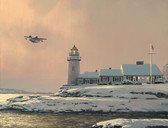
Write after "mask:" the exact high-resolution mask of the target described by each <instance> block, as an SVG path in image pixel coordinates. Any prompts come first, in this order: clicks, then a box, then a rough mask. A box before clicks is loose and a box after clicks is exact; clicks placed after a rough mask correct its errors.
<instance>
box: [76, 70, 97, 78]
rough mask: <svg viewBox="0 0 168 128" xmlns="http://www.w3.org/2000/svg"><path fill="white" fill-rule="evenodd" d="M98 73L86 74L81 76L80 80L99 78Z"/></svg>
mask: <svg viewBox="0 0 168 128" xmlns="http://www.w3.org/2000/svg"><path fill="white" fill-rule="evenodd" d="M98 75H99V73H98V72H85V73H84V74H80V75H79V76H78V78H95V79H97V78H98Z"/></svg>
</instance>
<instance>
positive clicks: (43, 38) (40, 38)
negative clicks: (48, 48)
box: [39, 38, 47, 40]
mask: <svg viewBox="0 0 168 128" xmlns="http://www.w3.org/2000/svg"><path fill="white" fill-rule="evenodd" d="M39 39H40V40H47V39H46V38H39Z"/></svg>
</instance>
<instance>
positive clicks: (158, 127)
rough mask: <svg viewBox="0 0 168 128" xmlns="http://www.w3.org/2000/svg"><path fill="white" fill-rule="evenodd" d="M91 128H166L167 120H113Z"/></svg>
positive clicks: (167, 126) (167, 127) (167, 125)
mask: <svg viewBox="0 0 168 128" xmlns="http://www.w3.org/2000/svg"><path fill="white" fill-rule="evenodd" d="M92 128H168V119H114V120H108V121H102V122H99V123H96V124H95V125H93V126H92Z"/></svg>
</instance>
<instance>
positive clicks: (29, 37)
mask: <svg viewBox="0 0 168 128" xmlns="http://www.w3.org/2000/svg"><path fill="white" fill-rule="evenodd" d="M24 38H25V40H27V39H29V41H31V42H32V43H39V42H43V40H47V39H46V38H39V37H38V36H35V37H32V36H31V35H30V36H24Z"/></svg>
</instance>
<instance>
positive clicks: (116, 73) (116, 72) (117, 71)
mask: <svg viewBox="0 0 168 128" xmlns="http://www.w3.org/2000/svg"><path fill="white" fill-rule="evenodd" d="M100 76H122V73H121V70H120V69H101V70H100Z"/></svg>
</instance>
